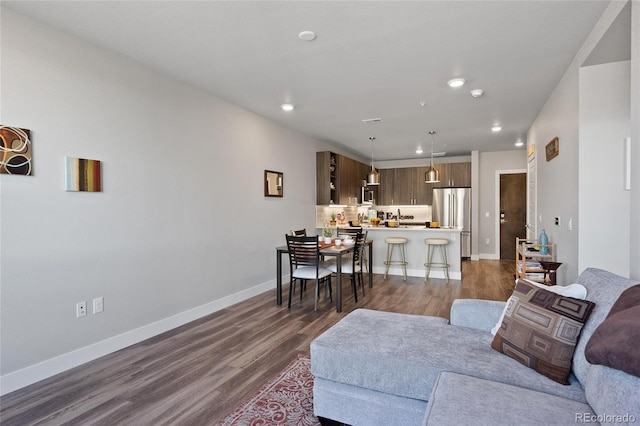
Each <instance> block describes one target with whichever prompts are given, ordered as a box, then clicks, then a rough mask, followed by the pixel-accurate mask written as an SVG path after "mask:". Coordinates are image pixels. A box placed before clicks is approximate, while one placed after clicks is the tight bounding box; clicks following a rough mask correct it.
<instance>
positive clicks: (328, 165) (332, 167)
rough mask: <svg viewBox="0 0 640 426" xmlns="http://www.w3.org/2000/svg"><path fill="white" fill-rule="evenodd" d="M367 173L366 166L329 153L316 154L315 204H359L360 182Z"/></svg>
mask: <svg viewBox="0 0 640 426" xmlns="http://www.w3.org/2000/svg"><path fill="white" fill-rule="evenodd" d="M368 172H369V166H368V165H367V164H364V163H361V162H359V161H356V160H354V159H352V158H349V157H345V156H344V155H339V154H335V153H333V152H329V151H322V152H317V153H316V204H318V205H326V204H348V203H349V201H350V200H349V199H350V198H351V201H353V199H354V198H355V199H356V200H357V202H361V201H362V200H360V197H361V188H362V181H363V180H365V179H366V177H367V173H368Z"/></svg>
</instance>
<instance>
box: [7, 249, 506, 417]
mask: <svg viewBox="0 0 640 426" xmlns="http://www.w3.org/2000/svg"><path fill="white" fill-rule="evenodd" d="M462 268H463V269H462V271H463V277H464V278H463V280H462V281H454V280H452V281H450V282H449V283H445V281H444V280H442V279H431V280H429V281H428V282H427V283H425V282H424V278H419V277H409V278H408V279H407V281H406V282H405V281H403V280H402V277H395V276H390V277H389V278H388V279H387V280H385V279H384V278H383V276H382V275H374V283H373V288H372V289H370V288H368V286H367V287H366V288H365V290H366V296H362V289H361V288H360V287H358V303H357V304H356V303H355V300H354V297H353V291H352V289H351V282H350V280H348V279H344V280H343V283H342V285H343V286H342V294H343V312H341V313H336V311H335V305H334V302H335V289H334V301H333V302H332V301H330V300H329V298H328V297H326V298H325V297H324V294H321V296H320V301H319V303H318V311H317V312H314V310H313V304H314V285H313V284H310V285H309V286H308V288H307V289H306V291H305V292H304V294H303V298H302V300H300V293H299V291H300V290H299V288H298V289H296V295H294V298H293V300H292V306H291V309H287V297H288V291H289V289H288V285H284V286H283V299H284V304H283V306H276V304H275V290H271V291H268V292H265V293H263V294H261V295H258V296H256V297H253V298H251V299H248V300H246V301H244V302H241V303H238V304H236V305H233V306H230V307H228V308H226V309H222V310H220V311H218V312H215V313H213V314H211V315H208V316H207V317H204V318H200V319H198V320H196V321H193V322H191V323H189V324H185V325H183V326H181V327H178V328H176V329H174V330H170V331H168V332H166V333H163V334H161V335H158V336H155V337H153V338H151V339H148V340H145V341H144V342H140V343H138V344H136V345H133V346H130V347H128V348H125V349H122V350H120V351H118V352H115V353H112V354H109V355H106V356H104V357H102V358H100V359H97V360H95V361H92V362H89V363H87V364H84V365H81V366H79V367H76V368H74V369H72V370H69V371H66V372H64V373H61V374H59V375H57V376H55V377H52V378H49V379H46V380H43V381H41V382H38V383H35V384H33V385H31V386H27V387H25V388H23V389H19V390H17V391H15V392H13V393H10V394H8V395H5V396H3V397H2V398H1V399H0V404H1V408H0V423H1V424H2V425H3V426H5V425H6V426H11V425H20V426H24V425H61V424H68V425H89V424H91V425H109V426H112V425H154V426H155V425H182V424H184V425H209V424H215V423H217V422H218V421H220V420H222V419H223V418H224V417H225V416H226V415H227V414H229V413H230V412H231V411H233V410H234V409H235V408H236V407H237V406H238V405H239V404H240V403H242V401H244V400H245V399H247V398H248V397H250V396H251V395H252V394H253V393H254V392H255V391H257V390H258V389H259V388H260V387H261V386H262V385H263V384H264V383H265V382H266V381H267V380H269V379H270V378H271V377H272V376H273V375H275V374H276V373H277V372H279V371H280V370H282V369H283V368H284V367H285V366H286V365H287V364H288V363H289V362H290V361H291V360H292V359H294V358H295V357H296V356H297V355H298V354H299V353H309V345H310V344H311V342H312V341H313V339H315V338H316V337H317V336H318V335H320V334H321V333H322V332H323V331H325V330H327V329H328V328H329V327H331V326H332V325H334V324H335V323H336V322H338V321H339V320H340V319H342V318H344V316H345V315H347V314H348V313H349V312H351V311H353V310H354V309H358V308H367V309H378V310H386V311H393V312H401V313H408V314H415V315H435V316H441V317H445V318H449V310H450V309H451V303H452V302H453V300H455V299H457V298H483V299H492V300H506V299H507V298H508V297H509V295H510V294H511V292H512V290H513V283H514V281H513V262H510V261H498V260H495V261H494V260H482V261H474V262H471V261H464V262H463V263H462ZM367 282H368V281H367V279H366V277H365V285H367ZM333 284H334V285H335V280H334V283H333Z"/></svg>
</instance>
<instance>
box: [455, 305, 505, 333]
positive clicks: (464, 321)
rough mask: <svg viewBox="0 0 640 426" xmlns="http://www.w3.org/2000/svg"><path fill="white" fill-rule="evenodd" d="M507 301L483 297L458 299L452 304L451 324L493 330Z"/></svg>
mask: <svg viewBox="0 0 640 426" xmlns="http://www.w3.org/2000/svg"><path fill="white" fill-rule="evenodd" d="M505 305H506V302H498V301H495V300H481V299H456V300H454V301H453V304H452V305H451V325H456V326H458V327H468V328H475V329H478V330H484V331H491V329H492V328H493V327H494V326H495V325H496V323H497V322H498V320H499V319H500V316H501V315H502V311H503V310H504V307H505Z"/></svg>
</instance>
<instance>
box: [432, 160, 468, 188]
mask: <svg viewBox="0 0 640 426" xmlns="http://www.w3.org/2000/svg"><path fill="white" fill-rule="evenodd" d="M435 168H436V169H438V171H440V183H437V184H434V186H435V187H448V186H471V163H469V162H467V163H440V164H435Z"/></svg>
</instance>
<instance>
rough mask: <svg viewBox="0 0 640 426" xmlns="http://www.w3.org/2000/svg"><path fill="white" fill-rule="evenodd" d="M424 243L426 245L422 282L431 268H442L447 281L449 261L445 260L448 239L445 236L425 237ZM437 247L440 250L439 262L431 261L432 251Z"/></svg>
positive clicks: (425, 279) (425, 280) (427, 276)
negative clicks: (425, 260)
mask: <svg viewBox="0 0 640 426" xmlns="http://www.w3.org/2000/svg"><path fill="white" fill-rule="evenodd" d="M424 242H425V244H426V245H427V263H425V264H424V266H425V273H424V282H427V279H428V278H429V274H430V273H431V268H443V269H444V274H445V277H446V282H447V283H448V282H449V262H448V260H447V246H448V245H449V240H448V239H446V238H425V240H424ZM437 249H439V251H440V263H433V252H435V251H436V250H437Z"/></svg>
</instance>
